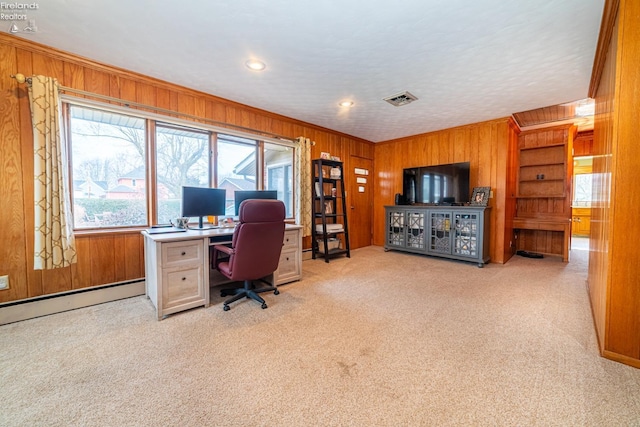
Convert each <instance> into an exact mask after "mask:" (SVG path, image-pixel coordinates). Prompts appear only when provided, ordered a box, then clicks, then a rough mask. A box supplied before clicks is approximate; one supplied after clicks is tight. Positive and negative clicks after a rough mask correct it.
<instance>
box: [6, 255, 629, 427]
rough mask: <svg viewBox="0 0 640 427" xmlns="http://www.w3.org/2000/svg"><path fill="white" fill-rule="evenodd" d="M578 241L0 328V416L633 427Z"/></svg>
mask: <svg viewBox="0 0 640 427" xmlns="http://www.w3.org/2000/svg"><path fill="white" fill-rule="evenodd" d="M587 256H588V252H587V251H584V250H573V251H572V254H571V257H572V262H571V263H570V264H568V265H567V264H563V263H562V262H560V261H559V260H558V259H557V258H545V259H542V260H537V259H526V258H521V257H515V258H514V259H513V260H511V261H510V262H508V263H507V264H505V265H497V264H489V265H487V266H486V267H485V268H483V269H479V268H477V267H476V266H474V265H473V264H467V263H459V262H453V261H447V260H440V259H434V258H429V257H422V256H415V255H410V254H404V253H399V252H384V251H383V250H382V249H381V248H379V247H369V248H364V249H359V250H357V251H353V253H352V258H351V259H347V258H341V259H336V260H334V261H332V262H331V263H330V264H325V263H324V262H323V261H320V260H317V261H305V262H304V264H303V267H304V280H302V281H301V282H297V283H293V284H290V285H285V286H283V287H281V291H282V293H281V294H280V295H278V296H274V295H273V294H270V293H269V294H264V295H265V299H266V300H267V302H268V304H269V308H268V309H267V310H261V309H260V307H259V305H258V304H257V303H255V302H252V301H248V300H244V301H241V302H240V303H236V304H234V305H233V307H232V309H231V311H228V312H223V311H222V305H221V301H222V299H221V298H219V296H218V295H217V292H212V302H213V305H212V306H211V307H209V308H208V309H204V308H200V309H194V310H191V311H188V312H184V313H180V314H176V315H173V316H170V317H168V318H167V319H165V320H162V321H157V320H155V313H154V310H153V308H152V306H151V303H150V302H149V301H148V300H147V299H146V298H145V297H136V298H130V299H126V300H122V301H117V302H112V303H108V304H103V305H99V306H94V307H89V308H85V309H80V310H75V311H71V312H66V313H61V314H56V315H52V316H48V317H42V318H38V319H32V320H28V321H24V322H19V323H14V324H10V325H5V326H2V327H0V355H1V356H2V357H1V359H0V387H1V390H2V394H1V396H2V408H1V409H0V425H3V426H205V425H206V426H209V425H210V426H476V425H478V426H640V370H638V369H634V368H630V367H628V366H625V365H622V364H618V363H615V362H611V361H608V360H606V359H603V358H601V357H600V356H599V355H598V350H597V345H596V337H595V333H594V329H593V323H592V318H591V313H590V308H589V301H588V297H587V292H586V284H585V279H586V269H587Z"/></svg>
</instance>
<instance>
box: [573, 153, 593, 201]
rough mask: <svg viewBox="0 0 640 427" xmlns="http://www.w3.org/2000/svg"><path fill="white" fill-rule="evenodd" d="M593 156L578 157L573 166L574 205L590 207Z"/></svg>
mask: <svg viewBox="0 0 640 427" xmlns="http://www.w3.org/2000/svg"><path fill="white" fill-rule="evenodd" d="M592 170H593V158H592V157H576V158H574V166H573V173H574V176H573V203H572V204H573V206H583V207H590V206H591V201H592V189H593V174H592V173H591V171H592Z"/></svg>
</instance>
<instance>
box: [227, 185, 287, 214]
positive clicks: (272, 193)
mask: <svg viewBox="0 0 640 427" xmlns="http://www.w3.org/2000/svg"><path fill="white" fill-rule="evenodd" d="M234 198H235V208H236V216H238V211H239V210H240V203H242V202H243V201H245V200H247V199H272V200H277V199H278V192H277V191H276V190H252V191H236V192H235V194H234Z"/></svg>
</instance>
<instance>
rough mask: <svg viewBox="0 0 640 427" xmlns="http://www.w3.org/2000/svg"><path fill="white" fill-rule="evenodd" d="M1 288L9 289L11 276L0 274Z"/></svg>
mask: <svg viewBox="0 0 640 427" xmlns="http://www.w3.org/2000/svg"><path fill="white" fill-rule="evenodd" d="M0 289H9V276H0Z"/></svg>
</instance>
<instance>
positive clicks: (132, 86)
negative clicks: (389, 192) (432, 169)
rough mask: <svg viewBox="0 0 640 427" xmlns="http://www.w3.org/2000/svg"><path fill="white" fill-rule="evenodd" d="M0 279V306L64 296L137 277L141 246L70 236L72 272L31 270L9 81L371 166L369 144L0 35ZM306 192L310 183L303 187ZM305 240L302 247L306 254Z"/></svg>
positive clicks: (25, 133) (26, 202)
mask: <svg viewBox="0 0 640 427" xmlns="http://www.w3.org/2000/svg"><path fill="white" fill-rule="evenodd" d="M0 57H1V58H2V61H0V92H1V97H0V131H1V135H2V143H1V144H0V183H1V184H2V185H0V200H1V201H2V208H1V210H0V224H2V226H1V227H0V241H1V242H2V243H3V244H2V246H1V247H0V275H9V278H10V288H9V289H8V290H0V302H7V301H15V300H20V299H24V298H30V297H36V296H40V295H46V294H52V293H57V292H63V291H69V290H73V289H78V288H86V287H90V286H97V285H103V284H109V283H114V282H119V281H126V280H133V279H139V278H142V277H144V262H143V240H142V237H141V235H140V232H139V230H132V231H129V232H119V233H108V232H100V233H92V234H91V233H90V234H78V235H77V236H76V239H77V245H78V253H79V260H78V263H77V264H76V265H74V266H73V267H71V268H66V269H58V270H53V271H43V272H41V271H35V270H34V269H33V208H32V205H33V183H32V180H33V140H32V131H31V119H30V112H29V106H28V102H27V89H26V86H24V85H19V84H18V83H17V82H16V81H15V79H13V78H11V77H10V75H12V74H16V73H22V74H25V75H27V76H28V75H31V74H43V75H47V76H51V77H56V78H57V79H58V81H59V82H60V84H61V85H63V86H66V87H70V88H73V89H78V90H84V91H87V92H91V93H95V94H98V95H104V96H111V97H114V98H119V99H123V100H128V101H133V102H137V103H142V104H145V105H149V106H153V107H159V108H163V109H168V110H172V111H176V112H178V113H182V114H189V115H195V116H198V117H203V118H206V119H210V120H216V121H219V122H223V123H228V124H232V125H238V126H243V127H246V128H251V129H256V130H259V131H263V132H268V133H273V134H278V135H281V136H284V137H288V138H296V137H298V136H305V137H307V138H311V139H312V140H313V141H315V142H316V145H315V146H314V147H313V149H312V157H314V158H317V157H319V154H320V152H321V151H326V152H330V153H331V154H332V155H336V156H339V157H340V158H341V159H343V161H345V166H347V167H348V166H349V159H350V155H355V156H358V157H364V158H369V159H373V144H372V143H371V142H369V141H365V140H362V139H358V138H354V137H351V136H348V135H344V134H341V133H339V132H334V131H331V130H328V129H325V128H322V127H319V126H314V125H311V124H308V123H304V122H300V121H297V120H293V119H290V118H287V117H283V116H279V115H277V114H273V113H270V112H267V111H263V110H258V109H255V108H251V107H248V106H245V105H241V104H237V103H234V102H231V101H228V100H225V99H221V98H217V97H215V96H211V95H207V94H204V93H201V92H197V91H194V90H190V89H187V88H184V87H180V86H177V85H173V84H169V83H166V82H162V81H160V80H156V79H152V78H150V77H146V76H143V75H140V74H136V73H132V72H129V71H126V70H122V69H119V68H116V67H111V66H108V65H104V64H100V63H97V62H95V61H91V60H88V59H85V58H81V57H77V56H75V55H71V54H68V53H65V52H61V51H58V50H55V49H51V48H48V47H46V46H42V45H38V44H34V43H30V42H29V41H27V40H24V39H20V38H17V37H14V36H12V35H9V34H6V33H1V34H0ZM309 185H311V184H309ZM309 243H310V240H309V239H306V241H305V245H306V247H309Z"/></svg>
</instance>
